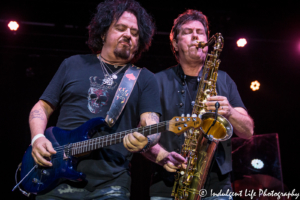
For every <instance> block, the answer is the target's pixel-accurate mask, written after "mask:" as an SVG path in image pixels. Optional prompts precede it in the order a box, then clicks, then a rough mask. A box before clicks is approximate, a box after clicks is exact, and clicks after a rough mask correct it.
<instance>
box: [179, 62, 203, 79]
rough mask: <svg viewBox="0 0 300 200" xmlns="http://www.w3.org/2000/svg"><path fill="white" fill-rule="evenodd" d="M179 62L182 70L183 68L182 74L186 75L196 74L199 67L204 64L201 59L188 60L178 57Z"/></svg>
mask: <svg viewBox="0 0 300 200" xmlns="http://www.w3.org/2000/svg"><path fill="white" fill-rule="evenodd" d="M179 63H180V65H181V67H182V70H183V72H184V74H185V75H188V76H198V75H199V73H200V71H201V69H202V66H203V64H204V63H203V62H201V61H198V62H195V61H191V62H188V61H187V60H181V59H179Z"/></svg>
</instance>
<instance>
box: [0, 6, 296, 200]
mask: <svg viewBox="0 0 300 200" xmlns="http://www.w3.org/2000/svg"><path fill="white" fill-rule="evenodd" d="M99 2H100V1H94V0H90V1H79V0H72V1H69V0H62V1H48V0H44V1H5V3H4V2H3V1H1V3H0V27H1V28H0V69H1V73H0V74H1V75H0V81H1V130H2V131H1V132H2V136H1V153H2V155H3V156H2V159H1V160H2V162H1V163H2V164H1V173H2V176H1V178H2V180H1V191H2V195H5V194H6V195H9V196H10V198H9V199H21V198H23V196H22V195H21V194H20V193H19V192H18V191H15V192H11V189H12V188H13V186H14V185H15V183H14V172H15V170H16V168H17V166H18V164H19V163H20V162H21V159H22V156H23V153H24V151H25V150H26V148H27V147H28V145H29V144H30V132H29V126H28V114H29V112H30V110H31V108H32V106H33V105H34V104H35V103H36V102H37V101H38V98H39V96H40V95H41V94H42V92H43V91H44V89H45V87H46V86H47V84H48V83H49V81H50V80H51V78H52V76H53V75H54V73H55V72H56V70H57V69H58V66H59V65H60V63H61V62H62V61H63V59H64V58H66V57H69V56H71V55H74V54H86V53H90V51H89V49H88V47H87V45H86V44H85V42H86V41H87V36H88V33H87V29H86V27H87V25H88V23H89V21H90V20H91V17H92V14H93V13H94V12H95V8H96V6H97V4H98V3H99ZM139 2H140V3H141V5H142V6H143V7H144V8H145V9H146V10H147V11H148V12H149V13H150V14H151V15H152V16H153V17H154V19H155V22H156V26H157V32H156V35H155V36H154V39H153V43H152V46H151V48H150V50H149V51H148V52H147V53H144V54H143V55H142V57H141V60H140V61H139V62H138V63H137V65H138V66H143V67H147V68H148V69H149V70H151V71H152V72H154V73H155V72H159V71H161V70H163V69H166V68H168V67H170V66H172V65H175V64H176V61H175V59H174V57H173V55H172V53H171V50H170V45H169V40H168V34H169V32H170V30H171V27H172V24H173V20H174V19H175V18H176V17H177V16H178V14H180V13H182V12H184V11H185V10H186V9H187V8H192V9H198V10H201V11H202V12H203V13H204V14H206V15H207V16H208V19H209V22H210V27H211V33H212V34H214V33H216V32H221V33H222V34H223V36H224V38H225V46H224V49H223V52H222V54H221V56H220V59H221V60H222V62H221V65H220V69H222V70H224V71H226V72H227V73H228V74H229V75H230V76H231V77H232V78H233V80H234V81H235V82H236V84H237V86H238V89H239V92H240V94H241V97H242V99H243V101H244V103H245V105H246V107H247V108H248V112H249V114H250V115H251V116H252V117H253V119H254V121H255V134H267V133H278V135H279V144H280V153H281V161H282V174H283V181H284V184H285V185H286V186H287V187H288V188H289V190H293V189H296V192H299V190H300V188H299V183H298V182H299V167H298V165H297V163H298V158H299V153H300V150H299V139H300V131H299V130H298V129H299V128H298V125H299V124H298V123H299V117H298V115H299V110H300V109H299V107H300V106H299V99H300V95H299V92H298V86H299V78H300V70H299V67H300V9H299V3H296V2H297V1H281V2H280V3H276V1H260V2H258V1H257V2H256V1H247V2H245V1H243V2H240V3H237V2H235V1H229V2H227V1H226V2H225V1H199V0H198V1H194V0H191V1H188V0H186V1H180V2H179V1H178V3H176V2H175V1H167V0H160V1H157V0H156V1H139ZM9 20H16V21H19V22H20V28H19V30H18V31H17V32H11V31H9V29H8V27H7V24H8V21H9ZM33 22H34V23H33ZM239 37H245V38H246V39H247V40H248V44H247V45H246V46H245V47H244V48H238V47H237V46H236V41H237V39H238V38H239ZM254 80H258V81H259V82H260V83H261V87H260V90H258V91H255V92H253V91H252V90H251V89H250V83H251V82H252V81H254ZM56 118H57V113H55V114H54V115H53V116H52V117H51V119H50V122H49V126H50V125H55V121H56ZM24 199H25V197H24Z"/></svg>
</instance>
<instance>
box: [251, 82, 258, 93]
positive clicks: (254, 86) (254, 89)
mask: <svg viewBox="0 0 300 200" xmlns="http://www.w3.org/2000/svg"><path fill="white" fill-rule="evenodd" d="M259 87H260V83H259V82H258V81H252V82H251V86H250V88H251V89H252V90H253V91H256V90H259Z"/></svg>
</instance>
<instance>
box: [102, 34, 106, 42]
mask: <svg viewBox="0 0 300 200" xmlns="http://www.w3.org/2000/svg"><path fill="white" fill-rule="evenodd" d="M101 39H102V42H103V43H104V42H105V34H104V35H102V36H101Z"/></svg>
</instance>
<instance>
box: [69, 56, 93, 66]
mask: <svg viewBox="0 0 300 200" xmlns="http://www.w3.org/2000/svg"><path fill="white" fill-rule="evenodd" d="M95 61H97V56H96V55H95V54H79V55H74V56H70V57H68V58H66V59H65V60H64V62H66V63H68V64H72V63H89V62H95Z"/></svg>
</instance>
